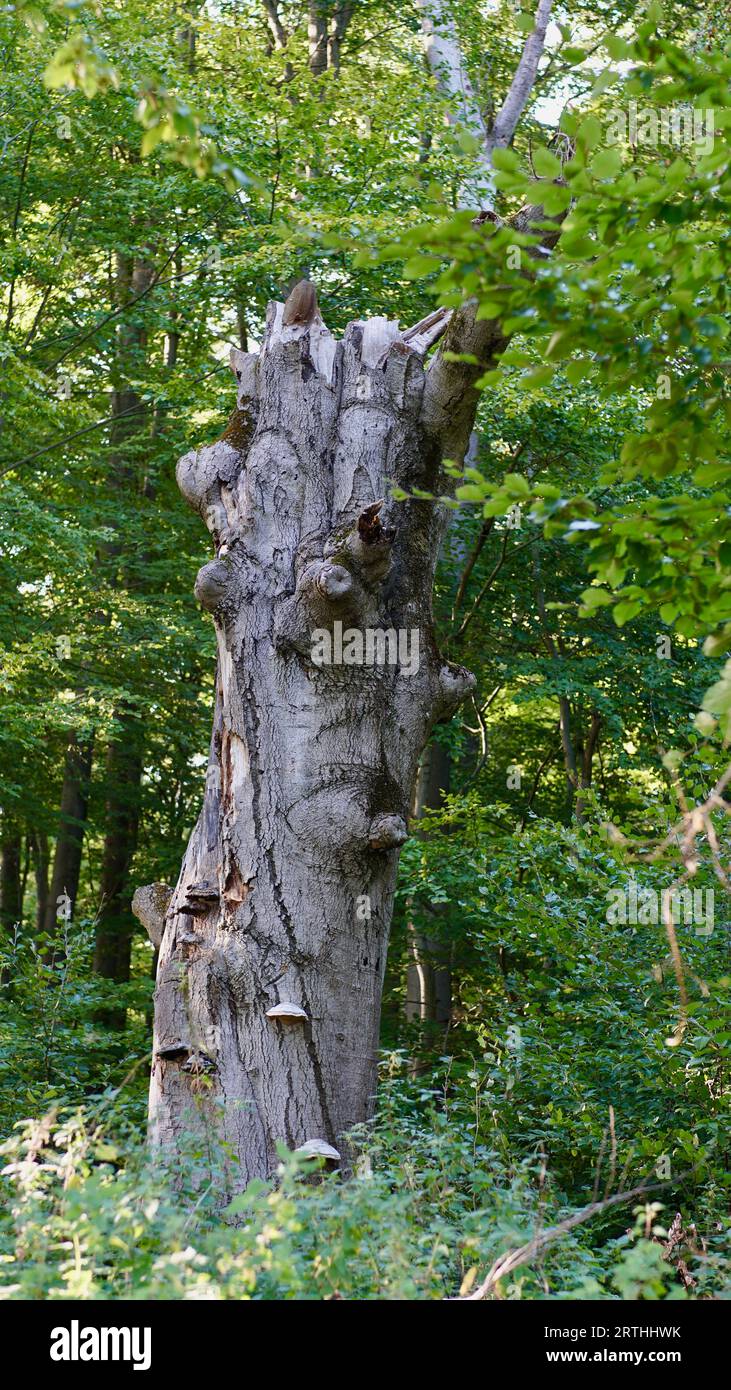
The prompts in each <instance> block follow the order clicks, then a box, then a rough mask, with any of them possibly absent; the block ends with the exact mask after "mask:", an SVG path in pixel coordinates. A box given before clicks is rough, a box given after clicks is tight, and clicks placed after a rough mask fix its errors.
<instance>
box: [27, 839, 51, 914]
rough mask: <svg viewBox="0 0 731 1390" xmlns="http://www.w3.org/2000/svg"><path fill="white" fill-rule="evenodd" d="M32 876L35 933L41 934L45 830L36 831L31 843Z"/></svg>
mask: <svg viewBox="0 0 731 1390" xmlns="http://www.w3.org/2000/svg"><path fill="white" fill-rule="evenodd" d="M31 848H32V855H33V875H34V878H35V881H36V931H38V932H42V931H43V928H44V922H45V917H46V906H47V903H48V863H49V855H48V836H47V834H46V832H45V830H36V831H35V833H34V835H33V839H32V843H31Z"/></svg>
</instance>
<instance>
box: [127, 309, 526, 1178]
mask: <svg viewBox="0 0 731 1390" xmlns="http://www.w3.org/2000/svg"><path fill="white" fill-rule="evenodd" d="M283 310H284V306H283V305H281V304H272V305H270V307H269V313H268V323H267V331H266V336H265V339H264V341H263V345H262V349H261V352H260V353H256V354H254V353H242V352H238V351H234V352H232V366H233V369H234V371H235V375H236V377H237V380H238V403H237V408H236V410H235V411H234V414H233V415H232V417H231V421H230V423H229V426H228V428H227V430H226V431H225V433H224V435H223V436H222V438H221V439H220V440H219V441H218V442H217V443H215V444H213V445H211V446H209V447H206V448H203V449H201V450H199V451H198V452H193V453H189V454H187V455H186V456H185V457H184V458H182V459H181V460H180V462H179V464H178V470H177V477H178V483H179V486H180V488H181V491H182V492H183V494H184V496H185V498H186V500H187V501H188V502H189V503H190V504H191V506H193V507H194V508H195V509H196V510H197V511H198V512H199V513H200V514H201V516H202V518H203V519H204V521H205V522H206V524H207V526H208V528H209V530H210V531H211V533H212V536H213V540H214V546H215V557H214V558H213V559H212V560H211V561H210V562H209V563H207V564H205V565H204V566H203V568H202V569H201V570H200V572H199V574H198V578H197V581H196V586H195V590H196V595H197V597H198V599H199V601H200V603H201V604H202V605H203V607H204V608H206V609H207V610H208V611H209V612H210V613H211V614H212V617H213V621H214V624H215V628H216V635H217V641H218V667H217V677H216V694H215V713H214V722H213V735H212V739H211V747H210V760H209V765H208V772H207V778H206V790H205V798H204V803H203V809H202V811H201V814H200V818H199V820H198V823H197V825H196V827H195V829H194V831H193V834H192V836H191V839H190V843H189V845H188V850H187V853H186V856H185V859H184V862H183V866H182V870H181V874H180V878H179V880H178V884H177V886H176V888H175V889H174V891H173V893H172V896H171V897H170V898H169V900H168V894H167V892H166V890H165V888H164V885H155V886H154V889H153V888H151V889H150V891H149V892H142V893H141V894H138V896H137V898H136V901H135V907H136V908H137V909H138V915H139V916H140V919H141V920H143V922H144V925H145V926H146V928H147V930H148V932H149V933H150V935H151V937H152V939H153V940H155V941H156V942H157V941H159V942H160V960H159V967H158V974H157V986H156V999H155V1032H154V1057H153V1069H152V1079H151V1095H150V1123H151V1134H152V1139H153V1142H155V1143H158V1144H161V1145H164V1146H169V1147H172V1150H173V1152H175V1151H178V1150H180V1149H181V1148H182V1147H183V1146H184V1145H185V1143H186V1141H187V1139H188V1138H189V1137H190V1136H194V1137H200V1138H201V1139H203V1140H204V1141H205V1142H204V1143H203V1144H202V1145H201V1147H202V1148H203V1149H204V1151H205V1152H213V1150H214V1148H216V1151H217V1153H218V1156H219V1158H220V1155H221V1153H222V1152H224V1148H218V1146H217V1144H216V1142H215V1141H220V1144H221V1145H222V1146H224V1147H225V1154H226V1158H225V1165H226V1167H227V1172H228V1177H227V1180H226V1183H225V1186H226V1191H227V1192H234V1191H237V1190H239V1189H240V1188H242V1187H244V1186H245V1185H246V1183H247V1182H248V1181H249V1180H250V1179H251V1178H252V1177H267V1176H269V1175H271V1174H272V1173H273V1172H274V1171H275V1170H276V1167H277V1164H278V1162H279V1159H278V1155H277V1150H276V1145H277V1143H278V1142H281V1143H284V1144H286V1145H287V1147H288V1148H290V1149H297V1148H299V1147H301V1146H303V1145H311V1144H312V1143H313V1141H315V1144H316V1143H317V1141H320V1142H321V1143H325V1144H327V1145H330V1146H331V1148H332V1149H333V1150H336V1151H337V1153H338V1154H339V1155H340V1160H339V1162H340V1167H341V1170H342V1171H343V1172H345V1173H347V1172H348V1171H349V1169H350V1165H351V1161H352V1154H351V1150H350V1146H349V1144H348V1140H347V1135H348V1133H349V1131H350V1130H351V1129H352V1128H353V1126H354V1125H357V1124H359V1123H360V1122H363V1121H365V1120H367V1119H368V1118H369V1117H370V1116H371V1114H372V1111H373V1103H374V1096H375V1088H376V1062H377V1049H378V1038H379V1017H380V1001H381V989H382V983H383V974H384V968H385V964H386V950H387V944H388V933H389V926H390V921H391V911H392V902H393V892H394V885H395V881H396V871H397V863H398V855H399V848H400V846H401V844H402V842H403V840H404V839H405V837H406V833H407V829H406V825H407V819H408V808H409V806H410V802H411V796H412V790H413V784H414V779H415V776H416V772H417V768H418V763H419V757H420V754H421V751H422V749H423V747H424V745H425V743H426V741H427V738H428V736H429V732H430V730H431V729H432V727H433V726H434V724H435V723H436V722H437V721H438V720H442V719H449V718H450V717H451V715H452V713H453V712H454V710H455V709H456V708H457V706H458V705H459V703H460V701H461V700H462V698H463V697H464V695H465V694H466V693H467V691H468V690H469V689H470V688H471V687H472V685H473V678H472V677H471V676H470V675H469V673H468V672H466V671H465V670H464V669H463V668H462V667H459V666H454V665H452V664H450V663H448V662H447V661H446V660H444V659H443V658H442V657H441V656H440V655H439V652H438V650H437V647H436V643H435V639H434V632H433V623H432V611H431V589H432V580H433V572H434V566H435V562H436V556H437V552H438V547H439V541H440V537H441V534H442V530H443V525H444V509H443V508H442V507H440V506H438V505H437V504H435V503H432V502H428V501H415V500H410V501H407V502H396V501H394V500H393V499H392V498H391V496H390V484H391V482H395V483H397V484H399V485H400V486H401V487H402V488H404V489H406V490H411V489H412V488H414V487H417V488H424V489H429V490H432V489H435V488H437V487H438V486H439V481H440V465H441V460H442V458H443V457H444V456H448V457H451V458H455V457H461V456H462V455H463V453H464V449H465V446H466V444H467V440H468V438H469V431H470V428H471V424H472V419H473V416H474V397H473V390H472V385H471V381H472V380H473V379H474V376H475V375H476V374H477V369H476V368H474V367H471V368H470V367H465V366H464V365H462V366H461V368H460V370H459V371H458V372H457V371H455V366H454V364H452V363H448V362H445V361H444V360H443V358H442V355H441V354H440V353H439V352H437V354H436V355H435V357H434V358H433V360H432V363H431V365H430V366H427V364H426V363H425V355H426V351H427V348H428V347H429V346H430V345H431V343H432V342H434V341H435V340H436V338H437V336H438V335H439V334H440V333H441V332H442V331H443V330H444V328H445V327H446V325H447V322H448V319H449V316H448V315H447V314H445V313H443V312H442V311H438V312H437V313H436V314H431V315H429V317H428V319H425V320H424V321H423V324H420V325H417V326H416V328H415V329H411V330H410V331H409V332H407V333H405V334H402V333H401V332H400V331H399V328H398V325H397V324H396V323H392V322H388V321H387V320H385V319H372V320H369V321H368V322H367V323H351V324H350V325H349V327H348V328H347V330H346V332H345V335H344V337H343V339H342V341H336V340H335V339H334V338H333V337H332V335H331V334H330V333H329V332H328V330H327V328H326V327H325V325H324V324H323V322H322V320H321V318H320V315H319V312H318V311H317V309H316V308H315V310H314V313H313V317H312V319H311V321H310V322H308V323H304V324H302V323H295V324H284V323H283V318H284V317H289V316H285V315H284V312H283ZM463 339H464V341H465V343H466V344H467V346H466V348H465V349H463V350H467V351H475V350H477V351H478V353H479V355H480V356H481V358H482V360H483V363H485V361H489V360H490V358H491V356H492V351H493V349H494V348H495V347H496V346H502V340H501V339H500V336H499V333H498V332H497V330H496V327H495V325H490V324H485V323H480V324H475V323H474V311H473V310H469V309H468V310H467V311H462V310H461V311H460V313H459V314H458V315H455V316H453V317H452V320H451V323H450V325H449V333H448V342H449V345H450V346H452V347H454V346H455V345H456V344H457V343H460V342H461V341H462V340H463ZM460 451H461V452H460ZM338 625H341V631H342V632H343V647H344V659H343V662H342V664H337V663H336V661H335V660H334V661H333V664H330V665H327V664H318V663H317V661H316V660H314V659H313V632H314V631H315V630H320V632H326V633H329V634H333V635H334V637H335V641H336V642H337V635H336V634H337V628H338ZM368 629H374V630H380V631H385V632H389V631H391V630H393V631H394V632H396V633H401V634H408V635H409V639H410V641H411V644H412V645H411V649H410V660H409V661H404V660H403V659H402V660H401V661H400V663H392V662H391V661H390V660H388V661H385V660H382V659H379V658H381V657H382V656H383V651H379V650H378V648H376V652H375V660H374V661H372V663H371V664H367V662H364V663H363V664H347V656H346V655H345V653H346V651H347V649H348V639H347V634H348V631H349V630H350V631H352V630H355V631H357V632H359V633H363V632H364V630H368ZM414 633H416V634H418V658H419V659H418V669H415V667H416V666H417V663H416V661H415V660H414V659H413V657H414V650H415V646H414V644H415V643H416V640H417V638H416V637H414V636H413V634H414ZM335 654H336V655H337V649H336V648H335ZM160 938H161V940H160ZM283 1005H284V1006H286V1005H292V1006H296V1008H292V1009H291V1010H290V1011H288V1010H287V1009H286V1007H285V1008H284V1009H283V1008H282V1006H283ZM272 1011H273V1012H272ZM288 1012H289V1014H290V1016H287V1014H288ZM303 1015H304V1016H303ZM331 1161H332V1162H333V1163H335V1164H337V1160H334V1159H333V1160H331Z"/></svg>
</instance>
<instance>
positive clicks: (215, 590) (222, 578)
mask: <svg viewBox="0 0 731 1390" xmlns="http://www.w3.org/2000/svg"><path fill="white" fill-rule="evenodd" d="M232 582H233V572H232V570H231V566H230V565H228V564H227V563H226V561H225V560H221V559H219V560H211V561H210V562H209V564H207V565H204V566H203V568H202V569H199V571H198V574H197V576H196V581H195V589H194V592H195V596H196V598H197V599H198V602H199V603H200V604H202V606H203V607H204V608H205V609H207V611H208V612H209V613H214V612H215V610H216V609H217V608H218V607H219V605H220V604H221V603H222V602H223V600H224V598H225V597H226V594H227V593H228V591H229V589H230V588H231V585H232Z"/></svg>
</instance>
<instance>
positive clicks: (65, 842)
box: [42, 732, 92, 956]
mask: <svg viewBox="0 0 731 1390" xmlns="http://www.w3.org/2000/svg"><path fill="white" fill-rule="evenodd" d="M91 760H92V740H91V739H90V738H87V739H79V738H78V737H77V735H76V734H75V733H73V732H72V733H70V734H69V739H68V743H67V745H66V756H65V759H64V769H63V782H62V784H61V805H60V809H59V818H58V835H57V837H56V847H55V850H54V855H53V869H52V872H51V886H50V890H49V892H48V893H47V895H46V900H45V908H44V912H43V921H42V930H43V932H44V933H45V936H46V938H47V944H46V950H47V952H48V953H49V955H51V956H52V955H53V942H54V941H55V938H56V935H57V931H58V919H59V917H61V918H63V917H64V916H65V917H66V918H67V919H70V918H71V917H73V913H74V907H75V904H76V897H77V894H78V891H79V874H80V871H81V849H82V844H83V840H84V829H85V826H86V808H87V802H88V798H89V780H90V777H91ZM59 899H62V901H61V902H59ZM63 899H67V900H68V901H67V902H64V901H63Z"/></svg>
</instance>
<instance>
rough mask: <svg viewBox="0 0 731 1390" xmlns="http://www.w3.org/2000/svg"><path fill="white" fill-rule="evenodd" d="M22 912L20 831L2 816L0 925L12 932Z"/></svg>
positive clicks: (0, 840)
mask: <svg viewBox="0 0 731 1390" xmlns="http://www.w3.org/2000/svg"><path fill="white" fill-rule="evenodd" d="M22 912H23V894H22V891H21V876H20V831H19V829H18V827H17V825H16V824H15V823H14V822H13V821H10V820H8V821H6V819H5V817H3V828H2V834H1V835H0V925H1V926H2V928H3V930H4V931H5V932H12V930H13V927H15V925H16V924H17V923H18V922H19V921H20V918H21V915H22Z"/></svg>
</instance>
